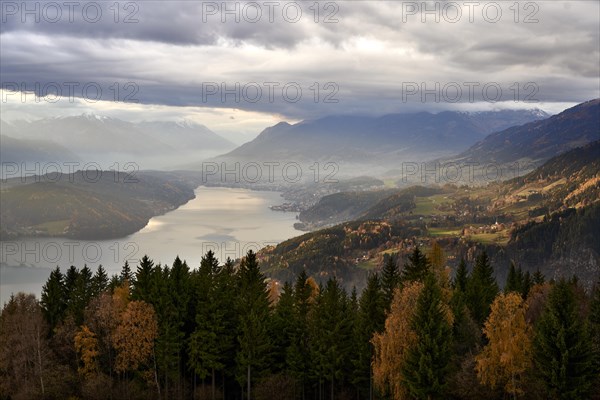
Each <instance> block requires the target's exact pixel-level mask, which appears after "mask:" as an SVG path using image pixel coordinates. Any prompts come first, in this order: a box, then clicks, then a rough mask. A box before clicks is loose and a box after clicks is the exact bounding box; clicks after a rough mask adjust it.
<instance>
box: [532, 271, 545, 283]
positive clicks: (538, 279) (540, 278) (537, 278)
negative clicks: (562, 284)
mask: <svg viewBox="0 0 600 400" xmlns="http://www.w3.org/2000/svg"><path fill="white" fill-rule="evenodd" d="M545 281H546V278H545V277H544V274H542V273H541V272H540V269H539V268H538V269H537V271H535V273H534V274H533V284H534V285H541V284H543V283H544V282H545Z"/></svg>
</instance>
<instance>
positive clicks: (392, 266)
mask: <svg viewBox="0 0 600 400" xmlns="http://www.w3.org/2000/svg"><path fill="white" fill-rule="evenodd" d="M399 283H400V272H399V269H398V263H397V254H390V256H389V257H388V259H387V261H386V263H385V264H384V266H383V269H382V271H381V290H382V291H383V303H384V306H385V310H386V312H387V311H389V310H390V305H391V304H392V299H393V298H394V291H395V289H396V288H397V287H398V284H399Z"/></svg>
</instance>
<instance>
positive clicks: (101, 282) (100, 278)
mask: <svg viewBox="0 0 600 400" xmlns="http://www.w3.org/2000/svg"><path fill="white" fill-rule="evenodd" d="M107 287H108V274H107V273H106V270H105V269H104V267H103V266H102V265H99V266H98V268H97V269H96V273H95V274H94V276H93V277H92V295H91V297H96V296H98V295H100V293H102V292H103V291H104V290H106V288H107Z"/></svg>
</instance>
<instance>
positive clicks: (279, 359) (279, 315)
mask: <svg viewBox="0 0 600 400" xmlns="http://www.w3.org/2000/svg"><path fill="white" fill-rule="evenodd" d="M293 320H294V288H293V286H292V285H291V284H290V283H288V282H286V283H285V284H284V285H283V289H282V290H281V294H280V296H279V300H278V301H277V304H276V306H275V309H274V311H273V317H272V321H271V327H270V330H271V337H272V338H273V352H274V357H273V365H274V367H275V369H276V370H280V371H283V370H285V369H286V356H287V353H288V351H289V348H290V346H291V344H292V337H293V334H294V332H293V330H294V324H293Z"/></svg>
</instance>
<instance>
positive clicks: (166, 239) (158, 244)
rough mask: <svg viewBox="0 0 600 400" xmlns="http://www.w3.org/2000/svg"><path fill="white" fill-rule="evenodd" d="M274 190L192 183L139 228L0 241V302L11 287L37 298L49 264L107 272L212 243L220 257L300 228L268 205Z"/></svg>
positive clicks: (191, 257)
mask: <svg viewBox="0 0 600 400" xmlns="http://www.w3.org/2000/svg"><path fill="white" fill-rule="evenodd" d="M281 201H282V199H281V197H280V196H279V193H274V192H259V191H250V190H244V189H229V188H206V187H199V188H198V189H196V198H195V199H193V200H191V201H190V202H189V203H187V204H185V205H184V206H181V207H180V208H178V209H177V210H174V211H172V212H169V213H167V214H165V215H162V216H159V217H155V218H152V219H151V220H150V222H149V223H148V225H147V226H146V227H145V228H144V229H142V230H141V231H139V232H137V233H134V234H133V235H130V236H128V237H126V238H123V239H119V240H106V241H84V240H70V239H40V238H36V239H29V240H22V241H13V242H8V241H5V242H1V248H0V263H1V267H0V304H4V302H5V301H6V300H7V299H8V298H9V297H10V294H11V293H13V292H14V293H16V292H18V291H25V292H31V293H35V294H36V296H38V298H39V294H40V291H41V288H42V285H43V284H44V282H45V281H46V279H47V278H48V275H49V274H50V271H51V269H52V268H54V267H56V266H57V265H58V266H60V267H61V269H62V270H63V271H64V270H65V269H66V268H67V267H68V266H70V265H75V266H77V267H79V268H81V267H82V266H83V265H84V264H87V265H88V267H90V268H92V270H95V269H96V267H97V266H98V265H100V264H102V265H103V266H104V268H105V269H106V270H107V271H108V272H109V275H111V274H113V273H117V272H119V271H120V270H121V266H122V265H123V264H124V263H125V261H126V260H127V261H128V262H129V264H130V265H132V267H133V268H134V270H135V265H136V264H137V262H138V260H139V259H140V258H141V257H142V256H143V255H144V254H148V256H149V257H150V258H152V259H153V260H154V262H155V263H159V262H160V263H163V264H172V263H173V260H174V259H175V257H176V256H177V255H179V257H180V258H181V259H185V260H186V261H187V262H188V265H189V266H190V267H194V268H195V267H197V266H198V265H199V264H200V259H201V257H202V255H203V254H204V253H206V252H207V251H208V250H210V249H212V250H213V251H214V252H215V254H216V255H217V257H218V258H219V259H220V260H225V259H226V258H227V257H231V258H238V257H240V256H241V255H242V254H245V253H246V252H247V251H248V250H249V249H253V250H257V249H259V248H261V247H264V246H266V245H269V244H276V243H279V242H281V241H283V240H285V239H289V238H291V237H293V236H297V235H298V234H300V232H299V231H297V230H295V229H294V228H293V224H294V222H295V221H296V214H294V213H282V212H274V211H271V210H270V209H269V208H268V207H269V205H272V204H279V203H281Z"/></svg>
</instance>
